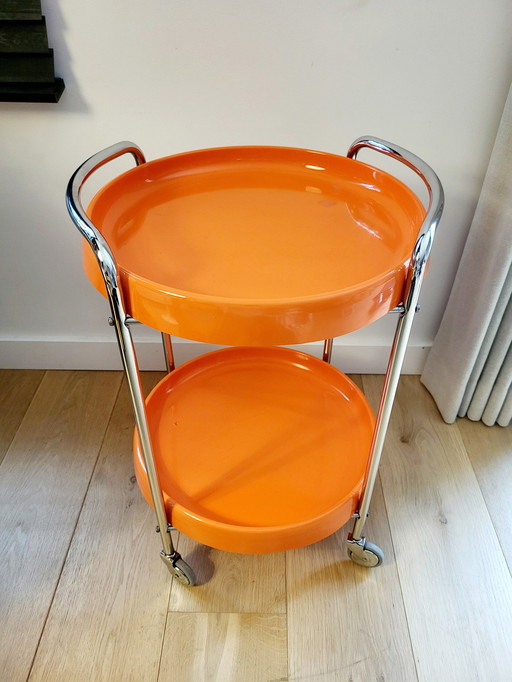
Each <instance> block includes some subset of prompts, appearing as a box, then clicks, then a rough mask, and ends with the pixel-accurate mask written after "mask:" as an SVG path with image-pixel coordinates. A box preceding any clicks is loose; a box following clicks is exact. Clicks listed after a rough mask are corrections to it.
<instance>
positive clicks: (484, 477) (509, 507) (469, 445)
mask: <svg viewBox="0 0 512 682" xmlns="http://www.w3.org/2000/svg"><path fill="white" fill-rule="evenodd" d="M457 427H458V429H459V431H460V433H461V435H462V440H463V441H464V446H465V448H466V451H467V453H468V455H469V458H470V460H471V464H472V465H473V469H474V470H475V473H476V476H477V478H478V483H479V484H480V488H481V490H482V493H483V496H484V498H485V502H486V504H487V508H488V510H489V513H490V515H491V518H492V522H493V524H494V528H495V530H496V533H497V535H498V538H499V541H500V545H501V548H502V550H503V553H504V555H505V557H506V559H507V563H508V567H509V570H510V571H511V572H512V513H511V512H512V428H511V427H508V428H501V427H500V426H493V427H488V426H485V424H482V422H472V421H470V420H469V419H459V420H458V421H457ZM511 679H512V672H511Z"/></svg>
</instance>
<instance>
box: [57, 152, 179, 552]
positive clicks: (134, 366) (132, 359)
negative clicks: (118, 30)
mask: <svg viewBox="0 0 512 682" xmlns="http://www.w3.org/2000/svg"><path fill="white" fill-rule="evenodd" d="M123 154H131V155H132V156H133V157H134V159H135V162H136V164H137V165H141V164H143V163H145V161H146V160H145V158H144V154H143V153H142V150H141V149H140V148H139V147H137V145H135V144H133V143H132V142H118V143H117V144H115V145H112V146H111V147H107V149H104V150H103V151H101V152H98V153H97V154H94V156H91V158H90V159H87V161H85V162H84V163H83V164H82V165H81V166H80V167H79V168H78V169H77V170H76V171H75V173H74V174H73V175H72V176H71V179H70V181H69V183H68V187H67V191H66V204H67V207H68V211H69V214H70V216H71V219H72V220H73V222H74V223H75V225H76V226H77V228H78V229H79V231H80V232H81V234H82V235H83V236H84V237H85V239H86V240H87V241H88V242H89V245H90V246H91V248H92V250H93V251H94V254H95V256H96V259H97V261H98V264H99V266H100V268H101V272H102V274H103V279H104V281H105V287H106V289H107V295H108V299H109V302H110V308H111V310H112V322H113V326H114V327H115V330H116V335H117V342H118V345H119V350H120V353H121V359H122V361H123V366H124V369H125V373H126V378H127V381H128V387H129V389H130V394H131V398H132V404H133V409H134V413H135V423H136V426H137V431H138V433H139V439H140V443H141V447H142V453H143V455H144V463H145V466H146V471H147V475H148V482H149V487H150V490H151V497H152V499H153V505H154V508H155V514H156V518H157V522H158V528H159V529H160V537H161V540H162V546H163V550H162V552H161V554H162V558H163V559H164V561H166V562H167V563H168V564H173V565H174V562H175V561H176V560H177V559H179V554H178V553H177V552H176V551H175V549H174V547H173V543H172V538H171V534H170V532H168V529H169V527H170V524H169V523H168V519H167V514H166V510H165V505H164V501H163V498H162V492H161V488H160V485H159V482H158V475H157V472H156V467H155V462H154V458H153V450H152V446H151V437H150V434H149V428H148V423H147V416H146V403H145V399H144V393H143V390H142V385H141V381H140V373H139V367H138V363H137V355H136V353H135V347H134V344H133V339H132V335H131V332H130V328H129V326H130V324H131V323H132V322H133V319H132V318H131V317H130V316H129V315H128V314H127V313H126V309H125V307H124V303H123V294H122V289H121V286H120V283H119V274H118V271H117V266H116V261H115V258H114V256H113V254H112V251H111V249H110V247H109V245H108V243H107V241H106V240H105V238H104V237H103V235H102V234H101V233H100V232H99V231H98V230H97V229H96V227H95V226H94V225H93V223H92V222H91V221H90V220H89V218H88V217H87V214H86V212H85V209H84V207H83V206H82V202H81V199H80V193H81V189H82V187H83V185H84V183H85V181H86V180H87V178H88V177H90V175H91V174H92V173H94V171H96V170H98V168H100V167H101V166H103V165H104V164H106V163H108V162H109V161H112V160H113V159H116V158H118V157H119V156H122V155H123Z"/></svg>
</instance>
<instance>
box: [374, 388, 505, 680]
mask: <svg viewBox="0 0 512 682" xmlns="http://www.w3.org/2000/svg"><path fill="white" fill-rule="evenodd" d="M381 384H382V380H381V378H376V377H365V378H364V386H365V391H366V393H367V395H368V396H369V397H370V400H371V402H372V403H373V404H374V405H376V403H377V400H378V395H379V394H380V386H381ZM380 473H381V480H382V486H383V491H384V496H385V501H386V507H387V510H388V516H389V521H390V525H391V528H392V532H393V543H394V547H395V552H396V563H397V567H398V572H399V576H400V583H401V586H402V593H403V597H404V604H405V609H406V613H407V618H408V624H409V629H410V633H411V641H412V646H413V650H414V654H415V657H416V663H417V670H418V675H419V679H420V682H432V681H433V680H436V681H437V680H440V681H444V680H446V682H477V681H488V682H491V681H492V682H498V681H499V682H510V680H511V679H512V646H511V645H512V636H511V633H512V580H511V577H510V574H509V572H508V570H507V566H506V562H505V559H504V557H503V554H502V552H501V548H500V546H499V543H498V540H497V538H496V535H495V533H494V528H493V526H492V523H491V520H490V518H489V515H488V512H487V508H486V505H485V502H484V499H483V496H482V493H481V490H480V487H479V485H478V481H477V479H476V477H475V474H474V471H473V469H472V466H471V463H470V461H469V458H468V455H467V453H466V450H465V448H464V444H463V442H462V439H461V436H460V433H459V430H458V428H457V427H456V426H455V427H454V426H450V425H447V424H444V423H443V422H442V421H441V419H440V417H439V414H438V412H437V409H436V408H435V406H434V403H433V401H432V399H431V398H430V396H429V395H428V393H427V391H426V390H425V389H424V388H423V387H422V386H421V384H420V382H419V378H418V377H408V376H405V377H402V379H401V383H400V388H399V391H398V396H397V401H396V403H395V409H394V413H393V417H392V420H391V424H390V430H389V432H388V438H387V441H386V447H385V453H384V456H383V461H382V464H381V467H380Z"/></svg>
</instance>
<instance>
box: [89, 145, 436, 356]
mask: <svg viewBox="0 0 512 682" xmlns="http://www.w3.org/2000/svg"><path fill="white" fill-rule="evenodd" d="M88 215H89V217H90V219H91V220H92V222H93V223H94V224H95V225H96V226H97V228H98V229H99V230H100V231H101V233H102V234H103V236H104V237H105V238H106V240H107V242H108V243H109V245H110V247H111V249H112V251H113V253H114V256H115V258H116V261H117V264H118V268H119V271H120V279H121V286H122V289H123V293H124V298H125V305H126V308H127V311H128V312H129V314H131V315H132V316H133V317H134V318H136V319H137V320H139V321H140V322H143V323H145V324H147V325H149V326H151V327H154V328H156V329H159V330H160V331H164V332H167V333H169V334H174V335H176V336H180V337H183V338H187V339H192V340H197V341H204V342H210V343H219V344H226V345H274V344H289V343H303V342H307V341H314V340H318V339H323V338H330V337H333V336H339V335H341V334H345V333H347V332H350V331H353V330H354V329H358V328H360V327H363V326H365V325H367V324H369V323H370V322H372V321H374V320H376V319H377V318H379V317H381V316H382V315H384V314H385V313H386V312H388V311H389V310H390V309H392V308H394V307H395V306H396V305H398V304H399V303H400V302H401V298H402V295H403V287H404V281H405V275H406V269H407V266H408V263H409V259H410V256H411V253H412V249H413V246H414V242H415V239H416V236H417V233H418V230H419V228H420V225H421V222H422V220H423V217H424V215H425V210H424V208H423V206H422V205H421V203H420V202H419V200H418V198H417V197H416V196H415V195H414V194H413V193H412V192H411V191H410V190H409V189H408V188H407V187H406V186H405V185H403V184H402V183H401V182H399V181H398V180H397V179H395V178H393V177H392V176H390V175H388V174H386V173H384V172H383V171H381V170H378V169H376V168H373V167H372V166H369V165H366V164H364V163H361V162H359V161H354V160H351V159H347V158H345V157H341V156H335V155H333V154H326V153H322V152H315V151H308V150H302V149H290V148H282V147H227V148H219V149H209V150H203V151H194V152H190V153H186V154H178V155H176V156H170V157H167V158H163V159H159V160H156V161H151V162H148V163H146V164H143V165H141V166H138V167H136V168H134V169H132V170H130V171H128V172H127V173H124V174H122V175H120V176H119V177H117V178H115V179H114V180H113V181H112V182H110V183H109V184H107V185H106V186H105V187H103V188H102V189H101V190H100V191H99V192H98V194H97V195H96V196H95V197H94V198H93V200H92V202H91V204H90V206H89V209H88ZM84 263H85V270H86V273H87V275H88V277H89V278H90V279H91V281H92V282H93V283H94V285H95V286H96V287H97V288H98V289H99V290H100V291H102V292H103V293H104V286H103V281H102V279H101V275H100V273H99V269H98V266H97V264H96V261H95V259H94V256H93V254H92V252H91V251H90V249H89V247H88V246H87V245H85V251H84Z"/></svg>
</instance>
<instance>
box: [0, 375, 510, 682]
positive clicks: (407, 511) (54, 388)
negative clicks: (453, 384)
mask: <svg viewBox="0 0 512 682" xmlns="http://www.w3.org/2000/svg"><path fill="white" fill-rule="evenodd" d="M157 379H158V375H157V374H156V373H148V374H146V375H144V382H145V385H146V389H149V387H150V386H151V385H152V384H154V382H155V381H156V380H157ZM359 382H360V383H362V385H363V387H364V390H365V393H366V394H367V396H368V399H369V400H370V402H371V403H372V404H374V405H375V404H376V402H377V399H378V394H379V390H380V386H381V382H382V378H381V377H373V376H365V377H363V378H362V380H361V379H359ZM0 406H1V411H0V679H1V680H2V681H3V680H6V682H18V681H20V682H21V681H23V682H24V681H25V680H30V682H36V681H37V682H42V681H43V680H44V681H45V682H64V681H66V682H75V681H76V682H89V681H90V682H103V681H105V682H125V681H129V680H133V681H134V682H139V681H144V682H145V681H147V682H188V681H190V682H202V681H204V682H232V681H233V682H235V681H236V682H253V681H254V682H278V681H281V682H283V681H285V680H289V681H290V682H292V681H293V682H299V681H301V682H487V681H488V682H510V681H511V680H512V578H511V573H510V568H511V567H512V541H511V537H512V535H511V533H512V503H511V500H512V429H501V428H499V427H494V428H487V427H485V426H483V425H482V424H474V423H471V422H467V421H465V420H461V421H459V422H458V423H457V424H455V425H451V426H448V425H446V424H444V423H443V422H442V420H441V419H440V417H439V415H438V413H437V411H436V408H435V406H434V404H433V402H432V400H431V398H430V396H429V395H428V393H427V392H426V391H425V389H424V388H423V387H422V386H421V384H420V383H419V379H418V378H417V377H403V378H402V380H401V383H400V388H399V393H398V397H397V403H396V405H395V409H394V412H393V417H392V422H391V426H390V431H389V434H388V439H387V442H386V448H385V452H384V456H383V460H382V464H381V469H380V476H379V480H378V483H377V486H376V491H375V496H374V500H373V504H372V515H371V518H370V520H369V522H368V526H367V535H368V537H369V538H370V539H371V540H372V541H374V542H376V543H377V544H379V545H380V546H381V547H382V548H383V550H384V551H385V555H386V559H385V562H384V564H383V565H382V566H381V567H379V568H376V569H364V568H361V567H359V566H356V565H355V564H353V563H352V562H351V561H350V560H348V559H347V558H346V554H345V548H344V540H345V537H346V534H347V532H348V530H349V526H347V527H346V528H344V529H341V530H340V531H338V532H337V533H335V534H334V535H332V536H331V537H330V538H327V539H326V540H324V541H322V542H319V543H317V544H316V545H313V546H311V547H307V548H303V549H298V550H294V551H290V552H286V553H281V554H270V555H261V556H243V555H233V554H228V553H225V552H219V551H217V550H213V549H209V548H206V547H203V546H201V545H198V544H197V543H195V542H194V541H192V540H190V539H189V538H184V537H180V538H177V539H178V543H179V549H180V551H181V552H182V554H183V555H184V556H185V557H186V558H187V560H188V561H189V562H190V563H191V564H192V565H193V566H194V568H195V571H196V573H197V575H198V579H199V585H198V586H196V587H194V588H185V587H183V586H181V585H179V584H177V583H172V581H171V580H170V579H169V577H168V574H167V572H166V569H165V567H164V566H163V564H162V563H161V561H160V560H159V558H158V552H159V543H158V536H157V535H156V534H155V533H154V520H153V517H152V512H151V510H150V509H149V508H148V507H147V505H146V504H145V502H144V501H143V500H142V498H141V496H140V494H139V492H138V490H137V487H136V484H135V482H134V479H133V470H132V464H131V438H132V431H133V420H132V415H131V408H130V405H129V400H128V394H127V390H126V386H125V384H124V382H123V381H122V376H121V374H120V373H116V372H21V371H20V372H13V371H2V372H0Z"/></svg>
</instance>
